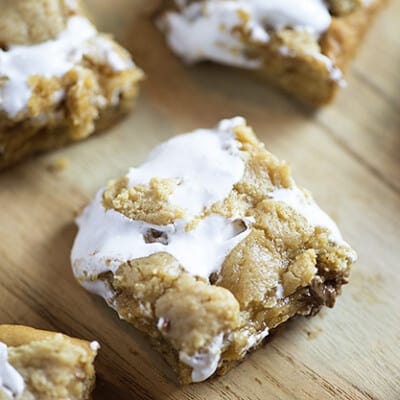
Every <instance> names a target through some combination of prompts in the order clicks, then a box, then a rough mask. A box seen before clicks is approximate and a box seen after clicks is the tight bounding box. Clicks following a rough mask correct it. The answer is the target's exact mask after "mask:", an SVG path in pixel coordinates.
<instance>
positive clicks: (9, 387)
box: [0, 342, 25, 398]
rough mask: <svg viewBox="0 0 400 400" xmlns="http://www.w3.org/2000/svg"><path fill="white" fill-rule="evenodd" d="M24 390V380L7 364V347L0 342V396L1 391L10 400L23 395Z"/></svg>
mask: <svg viewBox="0 0 400 400" xmlns="http://www.w3.org/2000/svg"><path fill="white" fill-rule="evenodd" d="M24 388H25V383H24V379H23V378H22V376H21V375H20V374H19V372H18V371H17V370H16V369H15V368H14V367H13V366H12V365H11V364H10V363H9V362H8V350H7V345H6V344H4V343H2V342H0V394H1V391H3V393H5V394H6V395H8V396H11V398H15V397H18V396H20V395H21V394H22V393H23V391H24Z"/></svg>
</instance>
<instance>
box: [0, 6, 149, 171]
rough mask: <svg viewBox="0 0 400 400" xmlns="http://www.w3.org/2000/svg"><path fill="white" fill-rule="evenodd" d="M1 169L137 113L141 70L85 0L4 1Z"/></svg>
mask: <svg viewBox="0 0 400 400" xmlns="http://www.w3.org/2000/svg"><path fill="white" fill-rule="evenodd" d="M0 9H1V13H0V27H1V29H0V169H2V168H4V167H8V166H10V165H12V164H14V163H16V162H18V161H20V160H22V159H24V158H26V157H28V156H29V155H31V154H34V153H37V152H41V151H44V150H48V149H52V148H56V147H60V146H63V145H64V144H66V143H69V142H73V141H78V140H82V139H84V138H86V137H88V136H89V135H91V134H93V133H94V132H97V131H99V130H102V129H104V128H107V127H109V126H111V125H112V124H113V123H115V122H116V121H117V120H118V119H119V118H120V117H121V116H122V115H124V114H126V113H127V112H128V111H130V110H131V109H132V107H133V105H134V99H135V97H136V94H137V91H138V82H139V81H140V80H141V79H142V76H143V73H142V71H141V70H140V69H139V68H138V67H136V66H135V64H134V63H133V61H132V59H131V57H130V55H129V54H128V52H127V51H126V50H125V49H123V48H122V47H121V46H119V45H118V44H117V43H115V42H114V41H113V40H112V39H111V37H110V36H108V35H105V34H102V33H99V32H97V30H96V28H95V27H94V25H93V24H92V23H91V22H90V21H89V20H88V19H87V17H86V16H85V15H84V13H83V11H82V8H81V5H80V2H79V1H75V0H73V1H71V0H68V1H67V0H40V1H34V0H16V1H8V0H0Z"/></svg>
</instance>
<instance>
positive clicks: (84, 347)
mask: <svg viewBox="0 0 400 400" xmlns="http://www.w3.org/2000/svg"><path fill="white" fill-rule="evenodd" d="M98 348H99V344H98V343H97V342H91V343H89V342H86V341H84V340H79V339H73V338H70V337H68V336H65V335H62V334H60V333H55V332H47V331H41V330H37V329H33V328H28V327H26V326H18V325H0V399H1V400H11V399H15V400H30V399H35V400H55V399H75V400H88V399H89V398H90V393H91V391H92V389H93V387H94V383H95V370H94V366H93V362H94V359H95V357H96V353H97V350H98Z"/></svg>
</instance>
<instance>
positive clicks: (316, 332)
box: [305, 327, 322, 340]
mask: <svg viewBox="0 0 400 400" xmlns="http://www.w3.org/2000/svg"><path fill="white" fill-rule="evenodd" d="M321 332H322V328H320V327H316V328H315V329H314V330H308V329H306V330H305V333H306V334H307V339H309V340H313V339H316V338H317V337H318V336H319V335H320V333H321Z"/></svg>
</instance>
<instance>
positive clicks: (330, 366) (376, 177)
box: [0, 0, 400, 400]
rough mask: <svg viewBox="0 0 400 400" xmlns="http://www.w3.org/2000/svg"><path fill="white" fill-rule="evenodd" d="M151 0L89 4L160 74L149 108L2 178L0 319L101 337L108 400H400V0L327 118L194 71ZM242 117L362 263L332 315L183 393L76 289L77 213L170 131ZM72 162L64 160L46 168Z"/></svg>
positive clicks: (214, 70) (142, 101) (237, 80)
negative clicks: (156, 17) (166, 38)
mask: <svg viewBox="0 0 400 400" xmlns="http://www.w3.org/2000/svg"><path fill="white" fill-rule="evenodd" d="M154 4H155V3H154V1H138V0H136V1H134V0H117V1H113V2H111V1H106V0H97V1H96V0H90V1H88V7H89V9H91V10H92V12H93V14H94V17H95V19H96V20H97V22H98V24H99V26H100V27H101V28H102V29H104V30H107V31H110V32H113V33H114V34H115V35H116V37H117V38H118V39H119V40H120V41H121V42H122V43H123V44H124V45H125V46H126V47H128V48H129V49H130V50H131V51H132V54H133V55H134V58H135V60H136V62H137V64H139V65H140V66H141V67H142V68H143V69H144V70H145V71H146V73H147V80H146V82H145V83H144V84H143V86H142V91H141V94H140V98H139V101H138V106H137V109H136V112H135V113H133V114H132V115H131V116H129V117H128V118H127V119H126V120H125V121H124V122H123V123H121V124H120V125H118V126H117V127H115V128H114V129H112V132H109V133H108V134H104V135H100V136H98V137H94V138H92V139H90V140H88V141H86V142H85V143H82V144H79V145H74V146H70V147H68V148H66V149H63V150H60V151H57V152H53V153H51V154H48V155H45V156H41V157H38V158H36V159H34V160H32V161H30V162H27V163H25V164H23V165H21V166H18V167H17V168H14V169H12V170H10V171H7V172H5V173H2V174H1V175H0V218H1V219H0V221H1V222H0V272H1V275H0V276H1V279H0V322H2V323H20V324H27V325H31V326H35V327H39V328H45V329H46V328H47V329H51V330H59V331H63V332H65V333H67V334H70V335H74V336H79V337H82V338H86V339H90V340H92V339H97V340H98V341H99V342H100V343H101V346H102V348H101V351H100V354H99V357H98V362H97V369H98V386H97V389H96V393H95V396H94V398H95V399H99V400H101V399H104V400H105V399H107V400H119V399H139V400H142V399H143V400H144V399H157V400H164V399H178V400H181V399H188V400H189V399H191V400H199V399H207V400H214V399H221V400H222V399H224V400H232V399H251V400H256V399H261V400H264V399H282V400H283V399H285V400H286V399H288V400H289V399H290V400H292V399H298V400H303V399H319V400H325V399H327V400H329V399H346V400H350V399H352V400H355V399H357V400H372V399H379V400H398V399H400V263H399V258H400V254H399V243H400V234H399V233H400V214H399V213H400V197H399V194H400V102H399V100H400V96H399V92H400V73H399V72H400V70H399V66H400V26H399V23H398V20H399V18H400V2H399V1H395V0H394V1H393V2H392V3H391V5H390V6H389V7H388V8H387V9H386V10H385V11H384V12H383V13H382V14H381V15H380V17H379V19H378V21H377V23H376V25H375V26H374V28H373V29H372V30H371V32H370V33H369V35H368V38H367V40H366V43H365V45H364V46H363V48H362V50H361V52H360V54H359V56H358V58H357V60H356V62H355V63H354V64H353V66H352V68H351V71H349V75H348V87H347V88H346V89H345V90H343V91H342V92H341V93H340V94H339V96H338V98H337V100H336V101H335V103H334V104H333V105H332V106H330V107H327V108H324V109H322V110H320V111H318V112H313V111H312V110H311V109H309V108H307V107H305V106H302V105H299V104H298V103H295V102H294V101H291V100H290V99H287V98H286V97H285V96H284V95H282V94H280V93H279V92H276V91H274V90H271V89H270V88H268V87H265V86H264V85H263V84H261V83H260V82H258V81H255V80H252V79H251V78H249V77H247V76H246V75H244V74H241V73H239V72H235V71H232V70H230V69H228V68H224V67H220V66H216V65H208V64H205V65H201V66H198V67H195V68H185V67H184V66H183V65H182V64H181V63H180V62H179V61H178V60H177V59H176V58H175V57H174V56H173V55H172V54H171V53H170V52H169V51H168V49H167V48H166V47H165V45H164V42H163V38H162V36H161V35H160V33H159V32H158V31H157V29H156V28H155V27H154V25H153V24H152V22H151V19H150V18H149V15H150V12H151V10H152V7H153V6H154ZM238 114H239V115H243V116H245V117H246V118H247V119H248V121H249V123H250V124H251V125H253V126H254V128H255V129H256V132H257V133H258V135H259V137H260V138H261V139H262V140H263V141H264V142H265V143H266V145H267V148H268V149H270V150H271V151H272V152H274V153H275V154H277V155H278V156H280V157H281V158H284V159H286V160H289V161H290V162H291V165H292V167H293V171H294V174H295V177H296V178H297V180H298V182H299V183H300V184H303V185H304V186H306V187H307V188H309V189H311V190H312V192H313V193H314V195H315V197H316V198H317V200H318V201H319V203H320V204H321V206H322V207H323V208H324V209H326V210H327V211H328V212H329V213H330V214H331V215H332V216H333V217H334V218H335V220H336V221H337V222H338V224H339V226H340V227H341V229H342V231H343V234H344V236H345V238H346V240H348V241H349V242H350V243H351V244H353V245H354V247H355V248H356V249H357V250H358V253H359V262H358V263H357V265H356V267H355V269H354V272H353V274H352V277H351V281H350V284H349V285H348V286H347V287H345V288H344V293H343V295H342V296H341V297H340V298H339V299H338V302H337V305H336V307H335V308H334V309H333V310H324V311H323V312H321V314H319V315H318V316H317V317H315V318H314V319H310V320H307V319H298V320H296V321H293V322H291V323H290V324H288V327H287V329H286V330H284V331H283V332H282V333H281V334H280V335H277V336H276V337H274V338H273V339H272V340H271V341H270V342H269V343H268V344H267V345H266V346H265V347H264V348H262V349H260V350H259V351H257V352H256V353H254V354H252V355H251V356H250V357H249V358H248V360H247V361H246V362H244V363H242V364H241V365H240V366H238V367H237V368H236V369H235V370H233V371H232V372H230V373H229V374H228V375H227V376H225V377H223V378H220V379H215V380H212V381H211V382H207V383H202V384H197V385H192V386H187V387H183V388H182V387H179V386H178V385H177V384H176V382H175V381H174V377H173V374H172V373H171V372H170V371H169V369H168V367H167V366H166V364H165V363H164V362H163V361H162V359H161V357H159V356H158V355H157V354H156V353H155V352H154V351H153V350H152V349H151V347H150V345H149V343H148V342H147V340H146V339H145V338H144V337H143V336H142V335H141V334H139V333H138V332H136V331H135V330H134V329H133V328H131V327H130V326H129V325H128V324H127V323H125V322H123V321H120V320H119V319H118V317H117V316H116V315H115V313H114V312H113V311H112V310H110V309H108V308H107V307H106V305H105V304H104V303H103V301H101V300H100V299H97V298H95V297H93V296H91V295H89V294H88V293H86V292H85V291H84V290H83V289H82V288H80V287H79V286H78V285H77V284H76V283H75V281H74V279H73V276H72V273H71V270H70V264H69V253H70V249H71V245H72V241H73V238H74V235H75V233H76V228H75V226H74V223H73V218H74V212H75V211H77V210H79V208H80V207H82V206H83V205H85V203H86V202H87V201H88V200H89V199H90V198H91V197H92V196H93V194H94V193H95V191H96V190H97V189H98V188H99V187H100V186H102V185H103V184H104V183H105V182H106V181H107V180H108V179H110V178H113V177H118V176H120V175H121V174H123V173H125V171H126V170H127V168H128V167H129V166H132V165H136V164H138V163H140V162H141V161H142V160H143V159H144V157H145V155H146V154H147V153H148V151H149V150H150V149H151V148H152V147H153V146H154V145H156V144H157V143H159V142H161V141H162V140H165V139H167V138H169V137H171V136H172V135H173V134H175V133H179V132H184V131H186V130H190V129H194V128H198V127H211V126H213V125H215V124H216V122H217V121H218V120H219V119H221V118H224V117H230V116H234V115H238ZM60 158H64V159H65V160H67V161H68V165H67V167H66V168H65V169H63V170H60V171H54V170H52V169H51V168H49V165H52V164H53V163H55V162H57V161H58V160H59V159H60Z"/></svg>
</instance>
